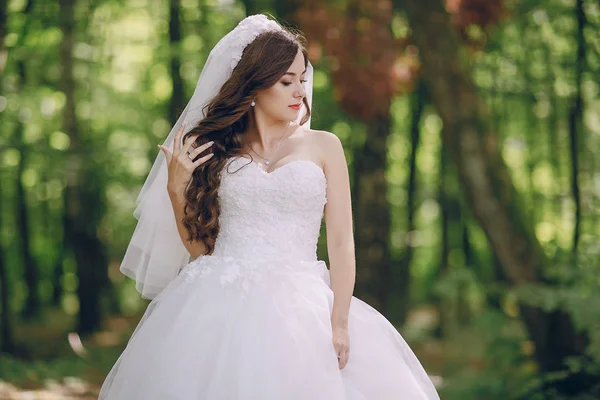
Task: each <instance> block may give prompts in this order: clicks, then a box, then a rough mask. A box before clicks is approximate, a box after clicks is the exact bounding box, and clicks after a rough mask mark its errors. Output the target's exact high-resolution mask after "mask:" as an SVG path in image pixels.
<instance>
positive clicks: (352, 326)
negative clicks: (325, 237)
mask: <svg viewBox="0 0 600 400" xmlns="http://www.w3.org/2000/svg"><path fill="white" fill-rule="evenodd" d="M332 305H333V292H332V291H331V289H330V281H329V271H328V270H327V267H326V266H325V263H323V262H322V261H314V262H313V261H308V262H307V261H289V260H276V259H268V260H256V259H254V260H246V259H244V260H242V259H234V258H231V257H220V256H201V257H199V258H198V259H196V260H194V261H193V262H191V263H190V264H189V265H187V266H186V267H185V268H184V269H183V270H182V272H181V273H180V274H179V275H178V276H177V277H176V278H175V279H174V280H173V281H172V282H171V283H170V284H169V285H168V286H167V287H166V288H165V289H164V290H163V291H162V292H161V293H160V294H159V295H158V296H157V297H155V298H154V299H153V300H152V302H151V303H150V304H149V306H148V308H147V310H146V312H145V314H144V316H143V317H142V320H141V321H140V323H139V324H138V326H137V327H136V329H135V331H134V333H133V335H132V337H131V338H130V340H129V343H128V344H127V347H126V349H125V350H124V351H123V353H122V354H121V356H120V357H119V359H118V360H117V362H116V363H115V365H114V366H113V368H112V369H111V371H110V373H109V374H108V376H107V377H106V380H105V381H104V384H103V386H102V389H101V392H100V397H99V398H100V399H111V400H112V399H119V400H137V399H139V400H142V399H143V400H150V399H157V400H167V399H172V400H321V399H322V400H342V399H344V400H386V399H402V400H417V399H419V400H420V399H439V397H438V395H437V393H436V390H435V388H434V386H433V384H432V383H431V380H430V379H429V377H428V376H427V374H426V372H425V371H424V369H423V367H422V366H421V364H420V363H419V361H418V359H417V358H416V357H415V355H414V354H413V352H412V351H411V349H410V348H409V347H408V345H407V344H406V342H405V341H404V340H403V339H402V337H401V336H400V334H399V333H398V331H397V330H396V329H395V328H394V327H393V326H392V325H391V324H390V322H389V321H387V319H385V318H384V317H383V316H382V315H381V314H380V313H378V312H377V311H376V310H375V309H373V308H372V307H370V306H369V305H367V304H366V303H364V302H363V301H361V300H359V299H357V298H355V297H353V298H352V301H351V306H350V315H349V335H350V355H349V361H348V363H347V365H346V367H345V368H343V369H341V370H340V369H339V367H338V361H337V356H336V353H335V349H334V347H333V344H332V330H331V322H330V315H331V309H332Z"/></svg>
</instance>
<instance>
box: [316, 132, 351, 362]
mask: <svg viewBox="0 0 600 400" xmlns="http://www.w3.org/2000/svg"><path fill="white" fill-rule="evenodd" d="M321 135H322V138H321V143H320V146H319V147H320V149H321V151H322V154H323V156H322V160H323V170H324V171H325V176H326V177H327V204H326V205H325V225H326V228H327V252H328V255H329V269H330V276H331V289H332V291H333V294H334V301H333V310H332V313H331V324H332V328H333V332H334V338H333V340H334V346H335V348H336V351H338V355H341V357H340V368H343V367H344V366H345V365H346V363H347V360H348V354H349V339H348V314H349V312H350V301H351V299H352V293H353V292H354V282H355V278H356V260H355V256H354V235H353V230H352V202H351V199H350V178H349V174H348V166H347V164H346V157H345V155H344V149H343V147H342V143H341V142H340V140H339V138H338V137H337V136H335V135H334V134H332V133H329V132H322V134H321ZM340 352H341V354H340Z"/></svg>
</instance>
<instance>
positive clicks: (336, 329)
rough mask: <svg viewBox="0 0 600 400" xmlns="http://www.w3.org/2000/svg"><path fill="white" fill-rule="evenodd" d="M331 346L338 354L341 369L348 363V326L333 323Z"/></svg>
mask: <svg viewBox="0 0 600 400" xmlns="http://www.w3.org/2000/svg"><path fill="white" fill-rule="evenodd" d="M332 329H333V347H334V348H335V353H336V354H337V356H338V364H339V367H340V369H343V368H344V367H345V366H346V364H348V357H349V355H350V335H349V334H348V327H346V326H341V325H333V326H332Z"/></svg>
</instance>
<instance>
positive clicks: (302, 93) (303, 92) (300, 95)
mask: <svg viewBox="0 0 600 400" xmlns="http://www.w3.org/2000/svg"><path fill="white" fill-rule="evenodd" d="M294 97H296V98H299V99H303V98H305V97H306V90H304V87H303V86H301V87H300V89H298V90H296V93H294Z"/></svg>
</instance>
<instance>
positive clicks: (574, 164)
mask: <svg viewBox="0 0 600 400" xmlns="http://www.w3.org/2000/svg"><path fill="white" fill-rule="evenodd" d="M575 19H576V21H577V30H576V41H577V55H576V59H575V95H574V96H573V104H572V105H571V110H570V112H569V139H570V140H569V144H570V146H571V194H572V196H573V201H574V203H575V221H574V225H575V228H574V229H573V252H577V246H578V245H579V237H580V235H581V214H582V212H581V207H582V205H581V189H580V184H579V179H580V178H579V152H580V139H579V138H580V137H582V136H584V135H583V133H584V129H585V124H584V121H583V109H584V104H583V96H582V89H583V82H582V80H583V79H582V77H583V71H584V67H585V63H586V61H585V60H586V45H585V37H584V31H585V25H586V23H587V20H586V17H585V12H584V9H583V0H576V1H575Z"/></svg>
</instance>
